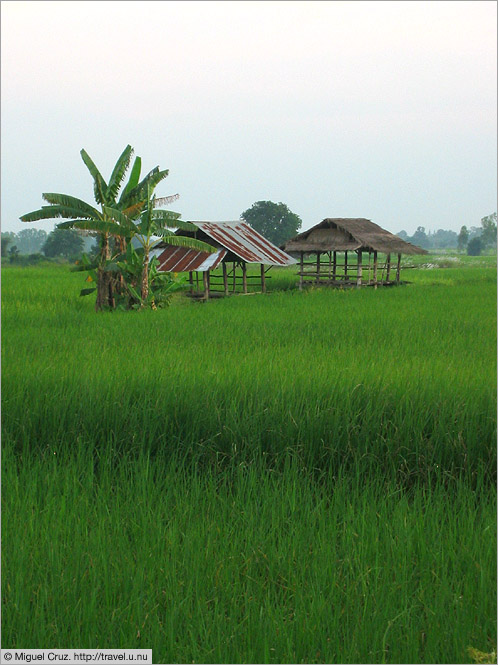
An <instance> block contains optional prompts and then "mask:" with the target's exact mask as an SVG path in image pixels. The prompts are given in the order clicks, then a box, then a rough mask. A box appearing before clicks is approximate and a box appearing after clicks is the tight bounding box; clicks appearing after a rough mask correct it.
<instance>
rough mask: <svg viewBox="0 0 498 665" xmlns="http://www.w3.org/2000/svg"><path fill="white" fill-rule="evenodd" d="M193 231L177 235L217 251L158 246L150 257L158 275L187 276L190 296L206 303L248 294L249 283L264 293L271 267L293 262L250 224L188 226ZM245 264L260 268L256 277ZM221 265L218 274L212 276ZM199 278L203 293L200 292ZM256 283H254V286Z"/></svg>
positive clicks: (203, 223)
mask: <svg viewBox="0 0 498 665" xmlns="http://www.w3.org/2000/svg"><path fill="white" fill-rule="evenodd" d="M190 223H191V224H193V225H194V226H195V227H196V230H195V231H192V232H188V231H183V230H179V231H177V235H182V236H187V237H192V238H197V239H198V240H202V241H204V242H206V243H208V244H209V245H212V246H213V247H215V248H216V252H214V253H212V254H209V253H208V252H199V251H198V250H195V249H187V248H184V247H173V246H171V245H168V244H167V243H160V244H159V245H157V247H156V248H154V250H153V252H152V254H153V255H154V256H156V257H157V259H158V261H159V268H158V269H159V271H161V272H188V273H189V281H190V293H191V295H192V296H197V297H202V298H203V299H205V300H208V299H209V297H210V296H228V295H229V294H230V293H236V292H242V293H248V292H249V291H248V282H251V284H256V285H257V282H260V285H261V292H262V293H264V292H265V291H266V273H267V272H268V270H270V268H271V267H272V266H289V265H293V264H295V263H297V261H296V259H294V258H293V257H292V256H289V255H288V254H286V253H285V252H284V251H282V250H281V249H279V248H278V247H276V246H275V245H273V244H272V243H271V242H270V241H269V240H267V239H266V238H264V237H263V236H262V235H261V234H260V233H258V232H257V231H255V230H254V229H253V228H252V227H251V226H249V224H246V223H245V222H242V221H235V222H190ZM248 264H257V265H258V264H259V266H260V270H259V275H248V274H247V266H248ZM220 265H221V269H222V272H221V274H219V273H216V274H213V271H215V270H216V269H217V268H219V267H220ZM199 275H202V289H200V288H199ZM255 280H256V282H255Z"/></svg>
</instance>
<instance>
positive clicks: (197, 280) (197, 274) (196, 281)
mask: <svg viewBox="0 0 498 665" xmlns="http://www.w3.org/2000/svg"><path fill="white" fill-rule="evenodd" d="M195 285H196V287H197V291H198V290H199V271H198V270H196V271H195Z"/></svg>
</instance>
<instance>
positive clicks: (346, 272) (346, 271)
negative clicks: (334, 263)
mask: <svg viewBox="0 0 498 665" xmlns="http://www.w3.org/2000/svg"><path fill="white" fill-rule="evenodd" d="M347 278H348V253H347V251H346V252H344V281H346V280H347Z"/></svg>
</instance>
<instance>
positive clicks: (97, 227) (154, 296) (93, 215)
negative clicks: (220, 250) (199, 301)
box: [21, 145, 214, 310]
mask: <svg viewBox="0 0 498 665" xmlns="http://www.w3.org/2000/svg"><path fill="white" fill-rule="evenodd" d="M132 156H133V149H132V147H131V146H130V145H128V146H126V148H125V149H124V151H123V152H122V154H121V155H120V157H119V159H118V160H117V162H116V164H115V166H114V169H113V171H112V173H111V177H110V179H109V183H108V184H107V183H106V181H105V180H104V178H103V176H102V174H101V173H100V171H99V170H98V168H97V167H96V165H95V163H94V162H93V160H92V159H91V157H90V156H89V155H88V153H87V152H86V151H85V150H81V157H82V159H83V162H84V163H85V165H86V167H87V168H88V170H89V172H90V174H91V176H92V178H93V182H94V194H95V200H96V201H97V203H98V204H100V205H101V211H99V210H97V209H96V208H94V207H93V206H91V205H89V204H88V203H86V202H85V201H82V200H81V199H78V198H75V197H73V196H68V195H66V194H57V193H45V194H43V198H44V199H45V201H47V202H48V203H49V204H50V205H48V206H42V208H40V209H39V210H35V211H33V212H31V213H27V214H25V215H23V216H22V217H21V221H23V222H31V221H35V220H39V219H55V218H63V219H67V220H69V221H67V222H61V223H59V224H58V225H57V231H58V232H62V231H63V230H69V229H73V230H75V229H78V230H80V231H87V232H93V233H96V234H97V236H98V238H99V244H100V252H99V256H98V261H97V263H96V266H95V270H92V272H91V273H89V275H88V278H87V279H91V280H92V281H95V284H96V286H95V287H92V288H85V289H83V290H82V291H81V293H82V295H89V294H90V293H94V292H96V295H97V301H96V309H97V310H100V309H108V308H112V309H113V308H115V307H116V306H122V301H123V299H128V301H129V302H131V305H130V306H132V307H135V305H136V304H137V302H136V301H138V302H139V303H140V305H141V307H145V306H148V305H151V306H152V307H154V308H155V307H156V304H157V303H158V302H166V301H167V300H168V298H169V295H167V294H170V293H171V292H173V290H174V289H175V288H176V286H175V285H176V284H177V281H175V280H172V279H171V278H167V277H164V278H160V277H159V275H158V274H156V273H157V268H156V267H155V266H154V269H153V270H152V273H153V274H154V282H155V286H152V282H151V279H150V275H149V273H150V268H149V252H150V250H151V249H152V247H154V245H155V244H157V243H158V242H160V241H162V242H166V243H169V244H172V245H176V246H181V247H191V248H193V249H202V250H204V251H207V252H213V251H214V249H213V248H212V247H211V246H210V245H207V244H206V243H202V242H200V241H198V240H195V239H190V238H185V237H183V238H178V237H177V236H175V235H174V233H173V232H172V231H169V230H168V229H171V228H184V229H186V230H192V228H193V227H192V225H190V224H186V223H183V222H180V221H179V217H180V215H179V214H178V213H174V212H170V211H165V210H156V208H158V207H160V206H162V205H166V204H168V203H171V202H172V201H174V200H176V199H177V198H178V195H174V196H170V197H162V198H159V199H158V198H157V197H156V196H155V195H153V192H154V190H155V188H156V187H157V185H158V184H159V183H160V182H161V181H162V180H164V178H166V177H167V175H168V171H167V170H163V171H161V170H160V169H159V167H155V168H154V169H152V170H151V171H150V172H149V173H148V174H147V175H146V176H145V177H144V178H143V179H142V180H141V181H140V170H141V163H142V162H141V159H140V158H139V157H137V158H136V159H135V162H134V164H133V168H132V170H131V173H130V176H129V179H128V183H127V184H126V186H125V187H124V189H123V192H122V194H121V196H120V198H119V200H118V199H117V196H118V193H119V190H120V188H121V185H122V184H123V182H124V179H125V175H126V171H127V169H128V167H129V165H130V163H131V159H132ZM157 237H159V238H160V239H159V240H158V239H157ZM61 238H62V236H60V235H56V236H53V235H52V234H51V235H50V236H49V238H48V239H47V242H46V243H45V245H44V247H45V248H46V250H45V249H44V251H45V254H46V255H47V256H56V255H60V254H62V255H63V256H67V255H68V251H69V250H67V249H64V248H62V246H61ZM133 238H137V240H138V241H139V242H140V244H141V245H142V247H143V252H142V253H141V254H140V258H141V261H142V266H141V275H140V284H139V283H138V282H137V281H136V282H135V283H131V282H130V281H128V282H127V281H126V280H127V279H128V280H130V279H131V277H130V276H131V275H132V274H135V273H136V259H137V257H138V256H139V255H138V254H137V253H135V254H133V252H132V253H131V254H130V253H128V252H127V251H126V250H127V246H128V245H129V243H130V242H131V240H132V239H133ZM74 253H76V252H71V254H74ZM129 256H133V261H134V262H133V264H132V265H130V266H129V270H126V269H124V268H122V267H118V266H122V265H123V262H124V263H126V261H127V257H129ZM82 265H83V264H82ZM116 270H118V271H119V272H120V279H115V275H113V273H114V272H116ZM159 285H161V288H160V289H159ZM159 290H160V291H161V293H159ZM149 291H150V293H149ZM130 299H131V301H130Z"/></svg>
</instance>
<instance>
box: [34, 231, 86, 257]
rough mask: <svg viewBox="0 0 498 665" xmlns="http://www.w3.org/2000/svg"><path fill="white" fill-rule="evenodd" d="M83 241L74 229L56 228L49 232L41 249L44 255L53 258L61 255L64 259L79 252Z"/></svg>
mask: <svg viewBox="0 0 498 665" xmlns="http://www.w3.org/2000/svg"><path fill="white" fill-rule="evenodd" d="M83 247H84V242H83V238H82V237H81V235H80V234H79V233H78V231H76V230H75V229H61V228H56V229H54V230H53V231H52V232H51V233H49V235H48V238H47V240H46V241H45V244H44V245H43V248H42V251H43V253H44V254H45V256H48V257H50V258H53V257H55V256H63V257H64V258H66V259H69V258H70V257H73V256H76V255H78V254H81V252H82V251H83Z"/></svg>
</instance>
